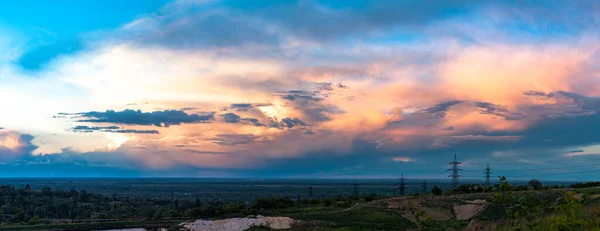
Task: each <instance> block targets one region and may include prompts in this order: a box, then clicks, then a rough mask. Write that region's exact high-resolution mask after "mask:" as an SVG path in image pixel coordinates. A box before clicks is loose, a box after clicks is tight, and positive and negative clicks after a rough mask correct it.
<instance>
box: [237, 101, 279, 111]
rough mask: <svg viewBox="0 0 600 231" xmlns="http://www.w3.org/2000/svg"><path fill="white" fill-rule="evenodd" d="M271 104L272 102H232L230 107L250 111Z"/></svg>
mask: <svg viewBox="0 0 600 231" xmlns="http://www.w3.org/2000/svg"><path fill="white" fill-rule="evenodd" d="M270 105H271V104H268V103H234V104H231V106H230V107H229V109H233V110H236V111H239V112H240V111H250V110H253V109H255V108H257V107H265V106H270Z"/></svg>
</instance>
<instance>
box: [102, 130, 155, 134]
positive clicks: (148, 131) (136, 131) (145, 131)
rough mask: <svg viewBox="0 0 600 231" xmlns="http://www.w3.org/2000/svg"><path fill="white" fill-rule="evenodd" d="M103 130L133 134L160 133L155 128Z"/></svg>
mask: <svg viewBox="0 0 600 231" xmlns="http://www.w3.org/2000/svg"><path fill="white" fill-rule="evenodd" d="M105 132H114V133H135V134H160V132H158V131H157V130H135V129H123V130H106V131H105Z"/></svg>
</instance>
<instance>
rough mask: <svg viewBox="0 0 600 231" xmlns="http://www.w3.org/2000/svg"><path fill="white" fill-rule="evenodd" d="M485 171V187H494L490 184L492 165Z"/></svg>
mask: <svg viewBox="0 0 600 231" xmlns="http://www.w3.org/2000/svg"><path fill="white" fill-rule="evenodd" d="M483 171H484V172H483V173H484V174H485V186H486V187H490V186H491V185H492V183H491V182H490V174H492V169H491V168H490V165H489V164H488V165H487V167H486V168H485V169H484V170H483Z"/></svg>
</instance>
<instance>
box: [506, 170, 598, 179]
mask: <svg viewBox="0 0 600 231" xmlns="http://www.w3.org/2000/svg"><path fill="white" fill-rule="evenodd" d="M597 172H600V169H596V170H589V171H579V172H556V173H542V174H533V175H532V174H527V175H508V176H517V177H519V176H551V175H569V174H581V173H597Z"/></svg>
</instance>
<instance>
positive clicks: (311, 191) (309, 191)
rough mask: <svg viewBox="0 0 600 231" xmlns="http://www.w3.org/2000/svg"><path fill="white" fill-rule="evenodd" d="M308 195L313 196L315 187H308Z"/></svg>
mask: <svg viewBox="0 0 600 231" xmlns="http://www.w3.org/2000/svg"><path fill="white" fill-rule="evenodd" d="M308 197H309V198H313V189H312V186H310V187H308Z"/></svg>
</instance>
